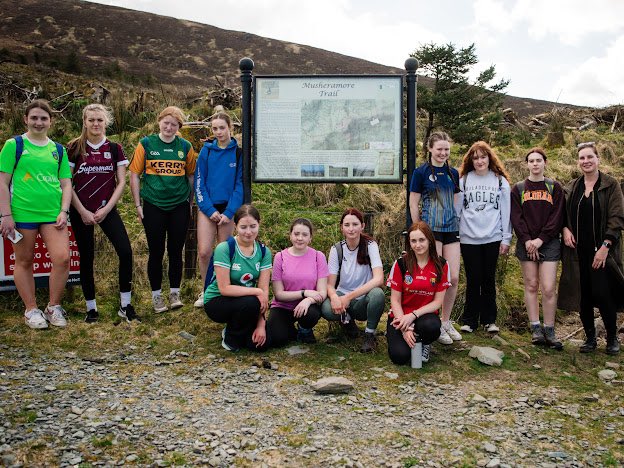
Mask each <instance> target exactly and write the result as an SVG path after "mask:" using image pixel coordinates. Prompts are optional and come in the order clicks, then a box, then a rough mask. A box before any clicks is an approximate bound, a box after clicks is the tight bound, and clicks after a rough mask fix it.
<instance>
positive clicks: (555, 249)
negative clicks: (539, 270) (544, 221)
mask: <svg viewBox="0 0 624 468" xmlns="http://www.w3.org/2000/svg"><path fill="white" fill-rule="evenodd" d="M537 253H538V255H539V260H538V261H540V262H558V261H559V260H561V240H560V239H551V240H550V241H548V242H546V243H545V244H543V245H542V246H541V247H540V249H539V250H538V251H537ZM516 257H518V260H520V261H521V262H530V261H532V260H531V259H530V258H529V257H528V255H527V252H526V247H525V246H524V244H523V243H522V242H517V243H516Z"/></svg>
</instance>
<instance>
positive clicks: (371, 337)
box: [360, 332, 377, 353]
mask: <svg viewBox="0 0 624 468" xmlns="http://www.w3.org/2000/svg"><path fill="white" fill-rule="evenodd" d="M376 347H377V338H375V333H369V332H366V333H364V342H363V343H362V347H361V348H360V353H370V352H372V351H374V350H375V348H376Z"/></svg>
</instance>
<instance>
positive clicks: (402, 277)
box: [386, 221, 451, 365]
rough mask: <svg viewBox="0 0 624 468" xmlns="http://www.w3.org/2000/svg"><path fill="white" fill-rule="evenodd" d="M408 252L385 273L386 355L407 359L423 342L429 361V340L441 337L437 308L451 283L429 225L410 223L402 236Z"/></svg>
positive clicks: (425, 358) (424, 357)
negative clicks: (387, 304) (387, 293)
mask: <svg viewBox="0 0 624 468" xmlns="http://www.w3.org/2000/svg"><path fill="white" fill-rule="evenodd" d="M405 251H406V252H407V254H406V255H405V256H404V257H402V258H399V259H398V260H397V261H396V262H394V265H392V269H391V270H390V274H389V276H388V283H387V284H388V286H389V287H390V289H391V292H390V305H391V311H390V312H389V313H388V324H387V328H386V337H387V339H388V354H389V356H390V360H391V361H392V362H394V363H395V364H399V365H403V364H407V363H409V362H410V357H411V348H413V347H414V345H415V344H416V341H417V340H420V341H422V343H423V352H422V360H423V361H424V362H428V361H429V354H430V350H431V343H433V342H434V341H435V340H437V339H438V337H439V336H440V326H441V325H442V322H441V321H440V317H439V315H438V314H439V311H440V308H441V307H442V304H443V302H444V296H445V293H446V290H447V289H448V288H449V287H450V286H451V276H450V271H449V265H448V263H447V262H446V260H444V259H443V258H442V257H440V256H439V255H438V251H437V250H436V241H435V237H434V235H433V232H432V231H431V228H430V227H429V225H427V223H425V222H424V221H417V222H415V223H414V224H412V225H411V226H410V228H409V229H408V231H407V237H406V239H405Z"/></svg>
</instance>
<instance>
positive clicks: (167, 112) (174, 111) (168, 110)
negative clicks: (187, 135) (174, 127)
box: [158, 106, 186, 127]
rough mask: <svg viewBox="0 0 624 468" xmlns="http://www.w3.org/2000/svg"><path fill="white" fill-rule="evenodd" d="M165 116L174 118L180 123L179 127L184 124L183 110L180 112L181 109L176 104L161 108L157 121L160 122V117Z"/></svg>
mask: <svg viewBox="0 0 624 468" xmlns="http://www.w3.org/2000/svg"><path fill="white" fill-rule="evenodd" d="M167 116H171V117H173V118H174V119H176V120H177V121H178V124H180V127H182V125H184V120H185V119H186V117H185V116H184V112H182V109H180V108H179V107H176V106H168V107H165V108H164V109H163V110H162V112H161V113H160V114H158V121H159V122H160V121H161V120H162V119H164V118H165V117H167Z"/></svg>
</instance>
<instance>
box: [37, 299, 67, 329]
mask: <svg viewBox="0 0 624 468" xmlns="http://www.w3.org/2000/svg"><path fill="white" fill-rule="evenodd" d="M66 315H67V312H65V309H63V308H62V307H61V305H60V304H56V305H53V306H51V305H49V304H48V306H47V307H46V308H45V310H44V311H43V316H44V317H45V319H46V320H47V321H48V322H50V323H51V324H52V325H54V326H55V327H66V326H67V320H66V319H65V316H66Z"/></svg>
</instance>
